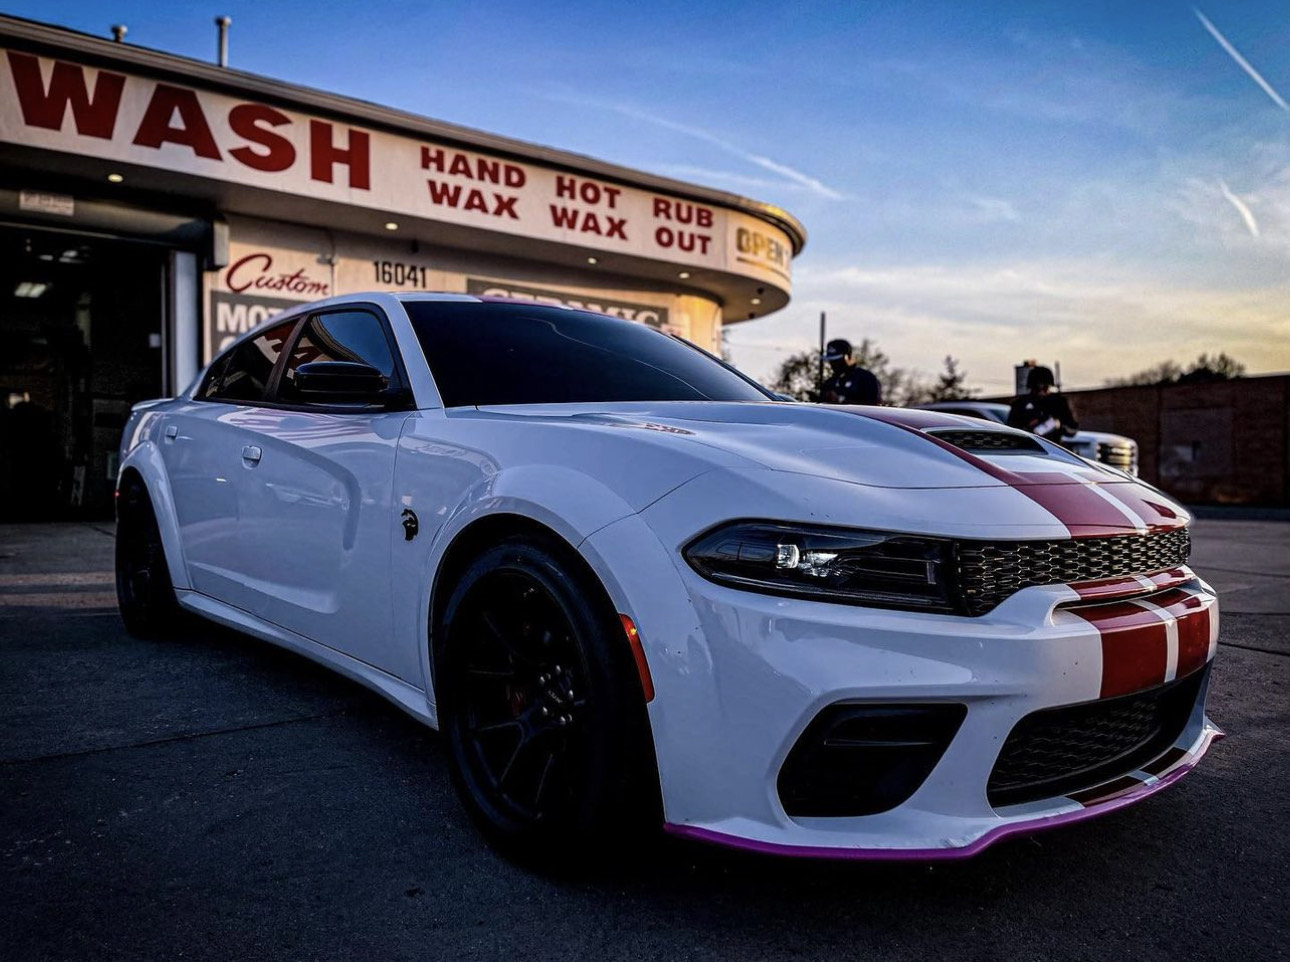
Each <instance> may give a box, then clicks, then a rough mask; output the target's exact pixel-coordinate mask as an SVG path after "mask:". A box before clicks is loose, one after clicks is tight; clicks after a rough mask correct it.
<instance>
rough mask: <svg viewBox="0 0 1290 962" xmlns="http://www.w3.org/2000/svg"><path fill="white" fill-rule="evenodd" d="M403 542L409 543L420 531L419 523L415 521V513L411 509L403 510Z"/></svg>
mask: <svg viewBox="0 0 1290 962" xmlns="http://www.w3.org/2000/svg"><path fill="white" fill-rule="evenodd" d="M402 524H403V540H404V541H411V540H412V539H413V538H415V537H416V536H417V532H418V531H420V530H421V522H419V521H418V520H417V513H416V512H415V511H413V510H412V509H411V508H404V509H403V522H402Z"/></svg>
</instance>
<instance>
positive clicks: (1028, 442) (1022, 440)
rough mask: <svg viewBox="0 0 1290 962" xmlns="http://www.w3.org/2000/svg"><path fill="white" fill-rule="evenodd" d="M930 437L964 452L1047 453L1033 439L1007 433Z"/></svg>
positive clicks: (940, 433) (968, 432)
mask: <svg viewBox="0 0 1290 962" xmlns="http://www.w3.org/2000/svg"><path fill="white" fill-rule="evenodd" d="M928 434H930V435H932V437H935V438H939V439H940V440H942V441H944V442H945V443H946V444H952V445H954V446H955V447H956V448H962V449H963V450H964V451H1025V452H1028V453H1031V454H1034V453H1039V454H1045V453H1047V452H1046V451H1045V449H1044V446H1043V445H1042V444H1040V443H1039V442H1038V441H1036V440H1035V439H1034V438H1033V437H1027V436H1026V435H1024V434H1013V433H1011V432H1009V431H972V430H961V431H929V432H928Z"/></svg>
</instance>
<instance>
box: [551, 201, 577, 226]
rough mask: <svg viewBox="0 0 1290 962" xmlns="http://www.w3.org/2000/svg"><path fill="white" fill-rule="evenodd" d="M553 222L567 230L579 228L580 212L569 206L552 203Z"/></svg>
mask: <svg viewBox="0 0 1290 962" xmlns="http://www.w3.org/2000/svg"><path fill="white" fill-rule="evenodd" d="M551 223H552V224H554V225H555V226H556V227H563V228H565V229H566V230H577V229H578V212H577V211H576V210H573V209H571V208H569V207H557V206H556V205H555V204H552V205H551Z"/></svg>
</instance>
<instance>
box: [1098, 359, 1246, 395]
mask: <svg viewBox="0 0 1290 962" xmlns="http://www.w3.org/2000/svg"><path fill="white" fill-rule="evenodd" d="M1244 376H1245V365H1244V364H1242V363H1241V362H1240V361H1238V360H1236V359H1235V358H1233V357H1230V356H1229V355H1228V354H1226V353H1224V352H1221V351H1220V352H1219V353H1218V354H1216V355H1214V356H1213V357H1211V356H1210V355H1209V354H1207V353H1206V354H1202V355H1201V356H1200V357H1198V358H1196V360H1195V361H1193V362H1192V363H1191V365H1190V366H1189V367H1187V368H1183V366H1182V365H1181V364H1179V363H1178V362H1177V361H1161V362H1160V363H1159V364H1156V365H1153V366H1152V367H1149V368H1146V369H1145V370H1142V371H1138V372H1137V373H1135V374H1129V375H1127V376H1125V377H1115V378H1109V379H1108V380H1106V381H1104V382H1103V383H1104V384H1105V385H1106V386H1107V387H1137V386H1140V385H1158V384H1192V383H1197V382H1201V381H1227V380H1230V379H1232V378H1236V377H1244Z"/></svg>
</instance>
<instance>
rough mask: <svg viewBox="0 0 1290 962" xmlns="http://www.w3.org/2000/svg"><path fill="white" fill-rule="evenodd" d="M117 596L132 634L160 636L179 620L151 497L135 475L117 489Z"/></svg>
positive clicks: (122, 618)
mask: <svg viewBox="0 0 1290 962" xmlns="http://www.w3.org/2000/svg"><path fill="white" fill-rule="evenodd" d="M116 600H117V608H118V609H119V610H120V612H121V620H122V621H124V622H125V627H126V630H127V631H128V632H130V634H132V635H134V636H135V637H136V638H158V637H160V636H162V635H164V634H166V633H167V632H169V631H172V630H173V629H175V628H176V627H177V626H178V624H179V621H180V615H181V609H180V607H179V604H178V602H176V601H175V589H174V586H173V585H172V584H171V581H170V569H169V568H168V567H167V566H166V551H165V548H164V547H163V546H162V543H161V531H160V529H159V528H158V527H157V516H156V514H155V513H154V512H153V510H152V499H151V498H149V496H148V489H147V488H146V487H144V485H143V482H142V481H139V480H138V479H136V478H130V479H127V480H126V481H124V482H123V483H122V485H121V488H120V489H119V491H118V492H117V520H116Z"/></svg>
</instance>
